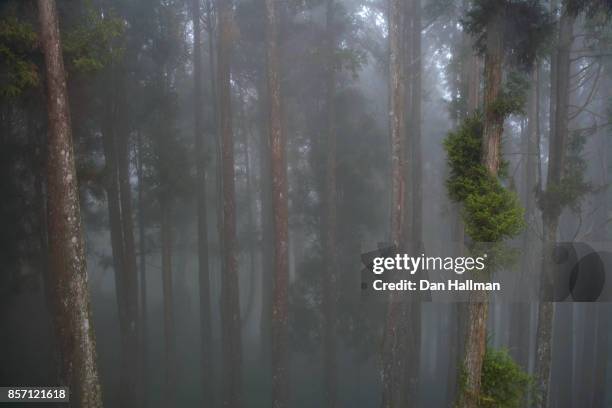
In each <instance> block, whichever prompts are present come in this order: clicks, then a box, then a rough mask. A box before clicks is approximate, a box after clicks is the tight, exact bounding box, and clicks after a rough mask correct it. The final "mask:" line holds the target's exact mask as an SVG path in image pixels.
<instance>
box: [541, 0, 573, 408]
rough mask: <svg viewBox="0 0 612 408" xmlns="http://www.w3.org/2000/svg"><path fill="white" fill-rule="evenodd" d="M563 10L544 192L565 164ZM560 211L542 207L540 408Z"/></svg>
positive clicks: (566, 26) (569, 25)
mask: <svg viewBox="0 0 612 408" xmlns="http://www.w3.org/2000/svg"><path fill="white" fill-rule="evenodd" d="M563 4H564V10H563V12H562V14H561V19H560V21H559V40H558V45H557V50H556V52H555V53H554V55H555V59H556V62H557V64H556V67H557V69H556V72H555V75H554V76H553V78H552V80H553V81H554V82H553V83H552V84H551V104H552V103H553V101H552V96H553V95H554V96H555V101H554V109H551V111H554V122H551V124H554V128H551V133H550V140H549V155H548V181H547V183H546V186H547V187H546V190H547V191H549V190H550V189H551V188H555V186H558V185H559V183H560V182H561V178H562V171H563V163H564V161H565V154H566V152H565V150H566V149H565V144H566V141H567V134H568V107H569V82H570V50H571V46H572V39H573V26H574V20H575V18H574V17H573V16H571V15H569V14H568V13H567V11H566V10H565V6H566V2H564V3H563ZM560 215H561V208H558V207H555V208H543V209H542V224H543V237H544V243H543V256H542V268H541V270H542V273H541V275H540V277H541V278H540V294H541V296H540V299H541V300H542V301H541V302H540V304H539V310H538V328H537V333H536V353H537V355H536V366H535V367H536V368H535V377H536V387H537V388H538V391H539V393H540V398H541V401H540V404H539V406H540V407H542V408H545V407H548V406H549V401H548V387H549V382H550V363H551V340H552V323H553V316H554V305H553V303H551V302H547V301H545V300H546V299H548V298H550V294H551V284H550V282H551V281H550V274H551V273H552V264H551V263H552V260H551V258H550V255H551V254H552V250H553V247H554V245H555V242H556V240H557V228H558V225H559V216H560Z"/></svg>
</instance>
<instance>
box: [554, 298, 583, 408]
mask: <svg viewBox="0 0 612 408" xmlns="http://www.w3.org/2000/svg"><path fill="white" fill-rule="evenodd" d="M556 308H557V310H555V319H554V320H555V322H554V335H555V339H556V340H555V342H554V345H553V352H554V355H556V356H563V358H558V359H556V360H555V361H554V362H552V375H551V389H552V390H554V392H553V393H552V394H551V404H552V405H554V406H555V407H556V408H571V407H572V406H573V403H572V399H573V397H572V394H573V387H574V383H575V382H574V376H573V372H574V367H573V366H574V364H573V363H574V346H575V344H574V327H573V326H574V325H573V321H574V316H573V315H574V311H573V309H574V304H573V303H559V304H558V305H557V306H556ZM584 406H587V405H584Z"/></svg>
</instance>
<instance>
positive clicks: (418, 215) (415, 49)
mask: <svg viewBox="0 0 612 408" xmlns="http://www.w3.org/2000/svg"><path fill="white" fill-rule="evenodd" d="M421 27H422V22H421V0H412V36H411V37H412V61H411V69H410V71H411V72H412V81H411V84H410V89H411V94H412V102H411V108H412V115H411V116H412V126H411V127H410V129H411V131H412V235H411V242H412V246H413V248H412V249H413V251H414V253H416V254H420V253H421V252H423V251H424V250H425V245H424V243H423V151H422V148H421V120H422V117H421V116H422V115H421V100H422V94H423V89H422V84H421V74H422V71H423V61H422V55H421V53H422V51H421V41H422V40H421Z"/></svg>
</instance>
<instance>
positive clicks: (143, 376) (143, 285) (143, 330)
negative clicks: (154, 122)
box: [137, 132, 148, 406]
mask: <svg viewBox="0 0 612 408" xmlns="http://www.w3.org/2000/svg"><path fill="white" fill-rule="evenodd" d="M137 143H138V171H137V174H138V252H139V254H140V257H139V267H140V345H139V349H140V382H141V389H140V391H141V392H140V399H141V405H142V406H146V405H147V398H146V396H147V386H148V374H147V372H148V371H147V355H148V352H147V350H148V347H147V345H148V342H147V330H148V329H147V328H148V326H147V252H146V251H147V245H146V225H145V214H144V207H145V205H144V164H143V159H144V155H143V148H144V146H143V142H142V135H141V133H140V132H138V140H137Z"/></svg>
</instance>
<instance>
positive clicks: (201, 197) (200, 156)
mask: <svg viewBox="0 0 612 408" xmlns="http://www.w3.org/2000/svg"><path fill="white" fill-rule="evenodd" d="M191 16H192V20H193V79H194V81H193V82H194V84H193V85H194V101H193V108H194V112H193V113H194V146H195V162H196V190H197V204H196V205H197V223H198V282H199V295H200V370H201V374H200V375H201V379H200V381H201V387H202V401H211V399H212V392H211V387H210V384H211V381H212V369H211V367H212V350H211V346H212V329H211V323H210V318H211V314H210V276H209V269H208V223H207V219H206V216H207V209H206V168H205V160H206V157H205V143H204V129H203V126H202V115H203V114H204V110H203V106H202V40H201V38H202V32H201V28H200V17H201V13H200V0H192V2H191Z"/></svg>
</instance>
